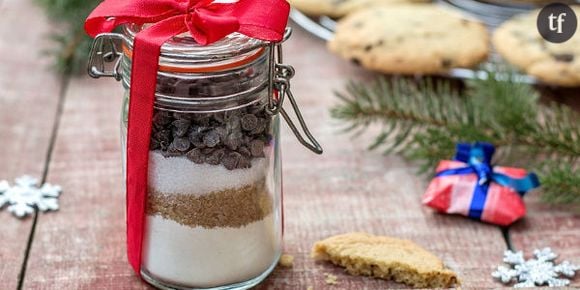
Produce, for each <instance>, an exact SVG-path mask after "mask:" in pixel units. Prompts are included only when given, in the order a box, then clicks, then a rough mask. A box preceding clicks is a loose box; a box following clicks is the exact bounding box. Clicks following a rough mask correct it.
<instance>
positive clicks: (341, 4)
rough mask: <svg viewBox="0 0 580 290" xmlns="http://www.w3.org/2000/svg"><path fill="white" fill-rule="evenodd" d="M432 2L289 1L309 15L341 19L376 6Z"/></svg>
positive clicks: (403, 0)
mask: <svg viewBox="0 0 580 290" xmlns="http://www.w3.org/2000/svg"><path fill="white" fill-rule="evenodd" d="M429 1H430V0H289V2H290V4H291V5H292V6H293V7H294V8H296V9H298V10H300V11H302V12H304V13H306V14H309V15H316V16H320V15H326V16H330V17H335V18H339V17H342V16H345V15H347V14H349V13H352V12H355V11H357V10H360V9H364V8H368V7H371V6H376V5H392V4H401V3H411V2H429Z"/></svg>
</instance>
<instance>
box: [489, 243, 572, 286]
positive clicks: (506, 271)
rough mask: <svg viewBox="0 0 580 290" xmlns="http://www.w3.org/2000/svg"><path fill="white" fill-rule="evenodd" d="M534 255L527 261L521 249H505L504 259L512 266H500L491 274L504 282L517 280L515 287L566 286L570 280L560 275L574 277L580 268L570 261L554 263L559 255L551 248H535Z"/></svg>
mask: <svg viewBox="0 0 580 290" xmlns="http://www.w3.org/2000/svg"><path fill="white" fill-rule="evenodd" d="M534 257H535V258H533V259H529V260H527V261H526V260H525V259H524V253H523V252H521V251H519V252H512V251H505V252H504V256H503V261H504V263H506V264H508V265H510V266H511V267H506V266H499V267H497V270H495V271H494V272H493V273H492V274H491V275H492V276H493V277H494V278H496V279H498V280H500V281H501V282H502V283H504V284H508V283H511V282H512V281H514V280H515V281H516V282H517V283H516V284H515V285H514V287H515V288H523V287H536V286H543V285H548V286H550V287H564V286H568V285H569V284H570V280H568V279H565V278H560V276H564V277H566V278H572V277H574V274H575V273H576V271H577V270H580V267H578V266H576V265H573V264H571V263H570V262H568V261H564V262H562V263H561V264H558V265H556V264H554V260H555V259H556V258H557V257H558V255H556V254H555V253H554V252H553V251H552V249H550V248H544V249H542V250H534Z"/></svg>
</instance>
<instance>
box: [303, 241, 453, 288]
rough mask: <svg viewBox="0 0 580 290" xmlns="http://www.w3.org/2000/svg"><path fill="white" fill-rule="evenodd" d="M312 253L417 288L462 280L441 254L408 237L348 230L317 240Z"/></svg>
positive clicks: (354, 272)
mask: <svg viewBox="0 0 580 290" xmlns="http://www.w3.org/2000/svg"><path fill="white" fill-rule="evenodd" d="M312 257H313V258H314V259H316V260H322V261H331V262H332V263H333V264H336V265H339V266H342V267H346V271H347V272H348V273H350V274H352V275H365V276H373V277H376V278H381V279H387V280H391V279H392V280H394V281H397V282H400V283H405V284H407V285H409V286H413V287H417V288H426V287H429V288H450V287H452V286H453V285H456V284H459V280H458V279H457V276H456V274H455V273H453V271H451V270H448V269H446V268H445V266H444V265H443V262H442V261H441V260H440V259H439V258H437V257H436V256H434V255H433V254H431V253H430V252H428V251H427V250H425V249H423V248H421V247H420V246H418V245H417V244H415V243H413V242H411V241H408V240H400V239H395V238H389V237H381V236H373V235H370V234H366V233H348V234H343V235H338V236H333V237H330V238H328V239H326V240H323V241H319V242H317V243H316V244H314V248H313V249H312Z"/></svg>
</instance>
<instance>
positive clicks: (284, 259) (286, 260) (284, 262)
mask: <svg viewBox="0 0 580 290" xmlns="http://www.w3.org/2000/svg"><path fill="white" fill-rule="evenodd" d="M278 264H280V266H282V267H286V268H290V267H292V266H294V256H292V255H288V254H284V255H282V256H281V257H280V261H279V262H278Z"/></svg>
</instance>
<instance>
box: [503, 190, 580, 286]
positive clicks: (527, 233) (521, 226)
mask: <svg viewBox="0 0 580 290" xmlns="http://www.w3.org/2000/svg"><path fill="white" fill-rule="evenodd" d="M540 195H541V192H540V191H534V192H531V193H530V194H529V195H528V196H526V198H525V199H526V205H527V209H528V212H527V216H526V218H524V219H523V220H522V221H520V222H517V223H516V224H514V225H513V226H512V227H511V229H510V237H511V241H512V245H513V247H514V248H515V249H516V250H521V251H524V253H525V255H527V256H531V255H533V250H534V249H538V248H544V247H551V248H552V250H554V252H556V253H557V254H558V255H560V258H559V259H558V260H557V261H558V262H559V261H562V260H568V261H570V262H572V263H575V264H576V265H580V214H579V213H578V207H577V206H576V207H571V206H553V205H548V204H545V203H542V202H541V201H540ZM572 281H573V283H572V285H571V286H575V287H580V277H578V275H576V279H574V280H572Z"/></svg>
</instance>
